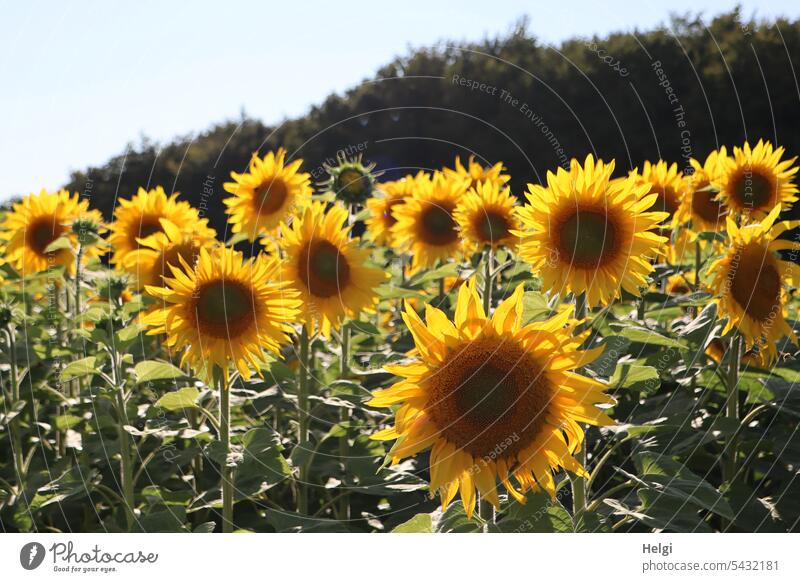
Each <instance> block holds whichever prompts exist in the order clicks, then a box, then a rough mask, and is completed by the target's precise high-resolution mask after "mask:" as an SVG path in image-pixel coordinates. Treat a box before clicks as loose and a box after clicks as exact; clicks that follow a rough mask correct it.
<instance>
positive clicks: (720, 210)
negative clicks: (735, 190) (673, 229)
mask: <svg viewBox="0 0 800 582" xmlns="http://www.w3.org/2000/svg"><path fill="white" fill-rule="evenodd" d="M727 161H728V152H727V150H726V149H725V146H722V147H721V148H720V149H719V150H714V151H713V152H711V153H710V154H709V155H708V157H707V158H706V161H705V162H704V163H703V164H701V163H700V162H698V161H697V160H695V159H694V158H692V159H691V160H689V163H690V164H691V165H692V168H694V172H693V173H692V174H691V175H689V176H686V178H685V179H684V185H683V190H684V195H683V199H682V201H681V206H680V208H679V209H678V212H677V216H676V221H677V223H678V224H686V223H688V222H691V227H692V230H694V231H695V232H704V231H708V232H716V231H719V230H724V228H725V215H726V214H727V213H728V207H727V205H726V204H725V200H724V198H723V197H722V196H720V194H719V192H718V191H717V190H716V189H715V188H714V186H715V185H717V184H718V183H719V180H720V178H721V176H722V172H723V171H724V169H725V167H726V163H727Z"/></svg>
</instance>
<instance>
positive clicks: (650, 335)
mask: <svg viewBox="0 0 800 582" xmlns="http://www.w3.org/2000/svg"><path fill="white" fill-rule="evenodd" d="M611 325H613V326H620V327H621V329H620V330H619V335H621V336H622V337H624V338H628V339H629V340H631V341H632V342H636V343H640V344H649V345H653V346H664V347H667V348H678V349H686V348H687V347H688V346H687V345H686V344H684V343H683V342H680V341H678V340H674V339H672V338H668V337H667V336H664V335H661V334H660V333H656V332H655V331H653V330H651V329H647V328H644V327H633V326H624V327H623V326H621V325H620V324H616V323H613V324H611Z"/></svg>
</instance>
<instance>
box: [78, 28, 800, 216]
mask: <svg viewBox="0 0 800 582" xmlns="http://www.w3.org/2000/svg"><path fill="white" fill-rule="evenodd" d="M525 28H526V27H525V26H524V24H523V25H520V26H518V27H517V28H516V29H515V30H514V31H512V32H510V33H509V34H507V35H505V36H503V37H501V38H497V39H490V40H485V41H483V42H479V43H474V44H463V43H459V45H458V46H450V45H447V44H444V43H443V44H441V45H439V46H437V47H435V48H431V49H425V50H416V51H414V52H412V53H411V54H409V55H407V56H405V57H401V58H398V59H396V60H395V61H394V62H392V63H389V64H387V65H386V66H385V67H383V68H381V69H380V70H379V71H377V73H376V74H375V76H374V78H372V79H370V80H367V81H365V82H364V83H362V84H360V85H359V86H358V87H355V88H353V89H352V90H350V91H348V92H347V93H346V94H345V95H342V96H340V95H332V96H330V97H329V98H328V99H326V100H325V102H324V103H322V104H321V105H319V106H317V107H313V108H312V109H311V110H310V111H309V112H308V114H307V115H306V116H304V117H302V118H299V119H293V120H290V121H287V122H285V123H283V124H281V125H280V126H277V127H272V126H267V125H264V124H263V123H262V122H260V121H258V120H255V119H248V118H245V119H242V120H240V121H231V122H229V123H224V124H222V125H217V126H214V127H212V128H210V129H209V130H207V131H205V132H203V133H201V134H199V135H197V136H195V138H194V139H176V140H175V141H173V142H172V143H168V144H160V145H156V144H149V143H144V144H141V145H139V146H134V147H132V148H131V149H130V150H129V151H128V152H127V153H124V154H121V155H119V156H116V157H114V158H112V159H110V160H109V161H108V163H107V164H105V165H104V166H102V167H97V168H89V169H88V170H86V171H85V172H77V173H75V174H73V176H72V178H71V180H70V183H69V184H67V187H68V188H69V189H71V190H75V191H78V192H85V193H87V194H91V197H92V200H93V204H94V205H95V206H96V207H98V208H100V209H101V210H103V212H104V213H105V214H106V216H107V217H110V215H111V212H112V210H113V207H114V204H115V196H117V195H119V196H121V197H128V196H130V195H131V194H133V193H134V192H135V191H136V188H137V187H138V186H140V185H144V186H146V185H148V184H149V185H157V184H161V185H163V186H164V187H165V188H166V189H167V190H168V191H169V190H177V191H180V192H182V193H183V196H184V197H185V198H186V199H188V200H190V201H192V202H193V203H194V204H196V205H202V206H203V207H204V208H207V210H206V212H207V215H208V216H210V217H211V219H212V223H213V224H214V226H216V227H217V228H218V229H220V232H223V231H224V216H223V214H222V208H223V206H222V202H221V200H222V198H223V197H224V192H223V190H222V183H223V182H225V181H226V180H227V179H228V177H229V173H230V171H231V170H236V171H241V170H242V169H243V168H245V167H246V165H247V163H248V160H249V159H250V156H251V153H252V152H253V151H256V150H259V151H261V152H262V153H263V152H265V151H267V150H269V149H272V148H276V147H278V146H281V145H282V146H284V147H286V148H287V149H288V150H289V152H290V156H292V157H301V158H303V159H304V160H305V168H306V169H307V171H309V172H312V174H313V175H314V177H315V178H316V180H315V181H318V179H319V178H321V177H322V169H321V165H322V163H323V161H324V160H326V159H330V158H334V157H335V155H336V152H337V151H339V150H345V151H348V152H351V153H355V152H360V153H362V154H363V155H364V157H365V159H367V160H369V161H373V162H376V163H377V164H378V169H383V170H386V176H387V177H394V176H396V175H398V174H400V173H405V172H407V171H410V170H412V169H416V168H429V167H436V166H440V165H442V164H451V163H452V160H453V158H454V156H455V155H456V154H460V155H462V156H466V155H469V154H470V153H474V154H476V156H477V157H478V158H479V159H483V160H485V161H487V162H494V161H496V160H503V161H504V162H505V164H506V166H507V167H508V169H509V172H510V173H511V175H512V176H513V178H514V180H513V186H514V188H515V190H514V191H515V192H516V193H520V192H521V189H522V188H523V187H524V185H525V183H526V182H531V181H539V180H542V179H544V175H545V172H546V171H547V170H548V169H553V168H555V167H556V166H557V165H559V164H563V163H564V162H565V161H566V160H568V159H569V158H570V157H573V156H575V157H583V156H585V155H586V153H588V152H590V151H594V152H596V153H597V154H598V155H599V156H601V157H603V158H605V159H608V158H616V159H617V168H618V173H621V172H623V171H626V170H627V169H628V168H630V167H634V166H637V165H640V164H641V163H642V161H643V160H645V159H657V158H659V157H660V158H665V159H672V160H675V161H677V162H679V164H680V165H681V167H685V166H686V165H687V162H686V158H687V157H688V156H695V157H701V156H703V157H704V156H705V154H706V153H707V152H708V151H709V150H710V149H712V148H715V147H717V146H718V145H720V144H728V145H733V144H740V143H741V142H743V141H744V140H745V139H746V138H747V139H750V140H757V139H758V138H759V137H764V138H768V139H771V140H773V141H776V142H777V143H779V144H781V145H784V146H786V148H787V150H788V151H789V152H790V153H792V154H797V153H800V131H799V129H800V127H799V126H800V116H798V112H799V111H800V91H799V90H798V81H797V72H796V71H795V70H794V69H793V63H795V64H800V22H798V21H794V22H788V21H778V22H763V23H757V22H751V21H747V20H744V21H743V20H742V18H741V16H740V15H739V14H738V13H737V12H733V13H730V14H726V15H722V16H718V17H716V18H714V19H713V21H711V22H709V21H708V20H705V22H701V21H700V20H695V19H690V18H682V19H674V20H673V21H672V22H671V23H670V25H669V26H668V27H664V28H663V29H657V30H651V31H640V32H636V33H635V34H631V33H620V34H613V35H611V36H609V37H608V38H594V39H574V40H569V41H567V42H564V43H563V44H562V45H561V46H559V47H552V46H547V45H543V44H541V43H539V42H538V41H537V40H536V39H535V38H533V37H532V36H530V35H529V34H528V33H527V32H526V30H525ZM265 50H268V49H265ZM365 50H368V47H365ZM321 58H324V55H321ZM335 66H339V67H347V63H337V64H336V65H335ZM309 74H313V73H309ZM264 98H265V99H268V98H269V96H268V95H266V96H264Z"/></svg>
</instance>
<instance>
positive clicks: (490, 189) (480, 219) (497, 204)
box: [455, 181, 519, 251]
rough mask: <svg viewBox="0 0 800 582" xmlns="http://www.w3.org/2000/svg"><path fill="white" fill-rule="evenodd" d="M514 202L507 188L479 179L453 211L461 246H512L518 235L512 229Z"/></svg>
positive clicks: (516, 221) (515, 227) (516, 226)
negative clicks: (479, 181)
mask: <svg viewBox="0 0 800 582" xmlns="http://www.w3.org/2000/svg"><path fill="white" fill-rule="evenodd" d="M516 201H517V199H516V198H515V197H514V196H512V195H511V191H510V190H509V189H508V188H501V187H499V186H498V185H497V183H496V182H492V181H486V182H481V183H479V184H478V185H477V186H476V187H475V188H474V189H472V190H470V191H469V192H467V193H466V194H465V195H464V196H463V197H462V198H461V200H460V201H459V203H458V205H457V206H456V210H455V219H456V222H457V223H458V226H459V228H460V230H461V236H462V239H463V243H464V247H465V249H466V250H467V251H477V250H481V249H483V248H484V247H486V246H489V247H492V248H497V247H500V246H513V245H514V243H515V242H516V240H517V238H518V237H516V236H515V235H514V234H513V231H516V230H518V229H519V219H518V217H517V215H516V213H515V211H514V206H515V204H516Z"/></svg>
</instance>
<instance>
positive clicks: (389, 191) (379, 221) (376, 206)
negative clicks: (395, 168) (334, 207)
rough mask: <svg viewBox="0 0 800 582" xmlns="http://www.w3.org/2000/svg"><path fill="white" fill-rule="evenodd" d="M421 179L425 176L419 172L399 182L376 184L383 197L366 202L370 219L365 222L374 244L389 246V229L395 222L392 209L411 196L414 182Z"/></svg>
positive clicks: (390, 237) (390, 239)
mask: <svg viewBox="0 0 800 582" xmlns="http://www.w3.org/2000/svg"><path fill="white" fill-rule="evenodd" d="M423 179H425V174H424V173H423V172H420V173H419V174H418V175H417V177H414V176H406V177H405V178H402V179H400V180H394V181H392V182H383V183H382V184H378V190H380V191H381V192H383V196H374V197H372V198H370V199H369V200H367V208H368V209H369V212H370V217H369V218H367V220H366V223H367V230H368V231H369V232H370V234H371V235H372V240H374V241H375V243H376V244H379V245H389V246H391V244H392V232H391V228H392V227H393V226H394V225H395V223H396V222H397V219H396V218H395V217H394V209H395V208H396V207H397V205H398V204H403V203H404V202H405V201H406V199H407V198H408V197H409V196H411V195H412V194H413V192H414V185H415V184H416V181H417V180H423Z"/></svg>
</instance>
